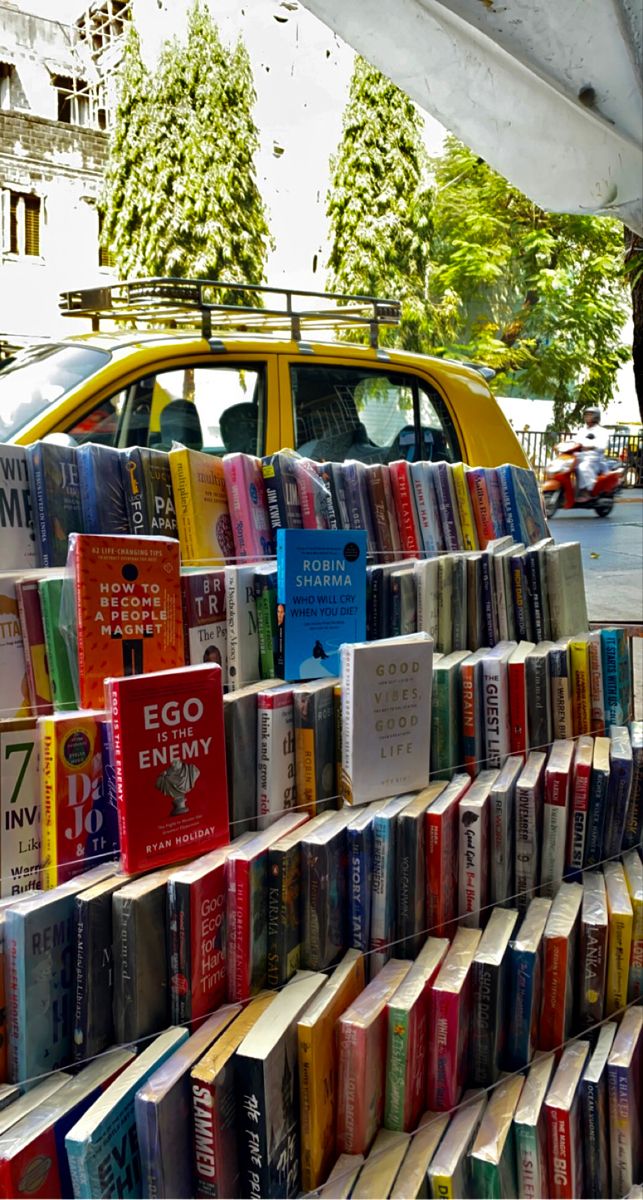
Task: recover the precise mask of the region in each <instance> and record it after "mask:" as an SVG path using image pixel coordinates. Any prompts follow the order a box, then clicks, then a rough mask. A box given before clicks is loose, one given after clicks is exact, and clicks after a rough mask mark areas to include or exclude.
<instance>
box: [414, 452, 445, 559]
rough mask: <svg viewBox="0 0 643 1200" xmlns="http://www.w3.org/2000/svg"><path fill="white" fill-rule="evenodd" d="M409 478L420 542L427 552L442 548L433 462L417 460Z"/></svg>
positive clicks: (442, 540) (430, 552)
mask: <svg viewBox="0 0 643 1200" xmlns="http://www.w3.org/2000/svg"><path fill="white" fill-rule="evenodd" d="M411 479H412V481H413V489H414V492H415V504H416V508H417V514H418V518H419V522H420V530H421V533H422V544H423V546H424V550H425V552H426V553H427V554H437V553H439V551H440V550H444V538H443V536H442V523H441V521H440V510H439V508H438V501H437V497H436V494H435V483H434V473H433V464H432V463H428V462H418V463H413V464H412V465H411Z"/></svg>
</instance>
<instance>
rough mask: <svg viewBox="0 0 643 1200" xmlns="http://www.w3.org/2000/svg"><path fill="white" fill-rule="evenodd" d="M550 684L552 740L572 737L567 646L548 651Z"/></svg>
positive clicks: (555, 647)
mask: <svg viewBox="0 0 643 1200" xmlns="http://www.w3.org/2000/svg"><path fill="white" fill-rule="evenodd" d="M549 670H550V684H551V712H552V722H553V724H552V733H553V735H554V738H559V739H564V738H569V737H573V734H574V728H573V724H572V701H571V691H570V687H569V653H568V649H567V646H554V647H552V649H551V650H550V651H549Z"/></svg>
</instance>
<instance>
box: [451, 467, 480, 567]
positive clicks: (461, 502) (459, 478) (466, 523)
mask: <svg viewBox="0 0 643 1200" xmlns="http://www.w3.org/2000/svg"><path fill="white" fill-rule="evenodd" d="M451 472H452V475H453V486H454V488H455V494H456V499H457V501H458V512H459V513H460V525H461V527H462V543H463V546H462V548H463V550H478V549H479V545H478V531H477V528H476V523H475V519H474V516H473V508H472V505H471V495H470V492H469V485H468V483H467V475H466V472H467V468H466V467H465V465H464V463H454V464H453V466H452V467H451Z"/></svg>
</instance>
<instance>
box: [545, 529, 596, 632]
mask: <svg viewBox="0 0 643 1200" xmlns="http://www.w3.org/2000/svg"><path fill="white" fill-rule="evenodd" d="M545 553H546V557H547V589H548V599H549V615H550V620H551V636H552V640H553V641H557V640H558V638H564V637H569V638H571V637H575V635H576V634H578V633H582V632H583V630H585V629H587V627H588V624H589V622H588V619H587V600H586V597H585V580H584V576H583V562H582V558H581V549H580V544H579V543H578V542H562V543H561V542H559V543H557V544H556V545H552V546H547V549H546V552H545Z"/></svg>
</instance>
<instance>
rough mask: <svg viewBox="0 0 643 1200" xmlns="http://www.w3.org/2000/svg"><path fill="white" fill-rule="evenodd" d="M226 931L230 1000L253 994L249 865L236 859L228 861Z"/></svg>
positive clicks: (245, 997) (233, 1000) (232, 1001)
mask: <svg viewBox="0 0 643 1200" xmlns="http://www.w3.org/2000/svg"><path fill="white" fill-rule="evenodd" d="M226 867H227V870H226V885H227V897H226V934H227V941H228V948H227V959H228V1000H229V1001H230V1002H231V1003H234V1002H235V1001H238V1000H247V999H248V997H249V995H250V894H249V874H250V871H249V866H248V863H247V862H243V861H238V860H235V859H231V860H228V862H227V864H226Z"/></svg>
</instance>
